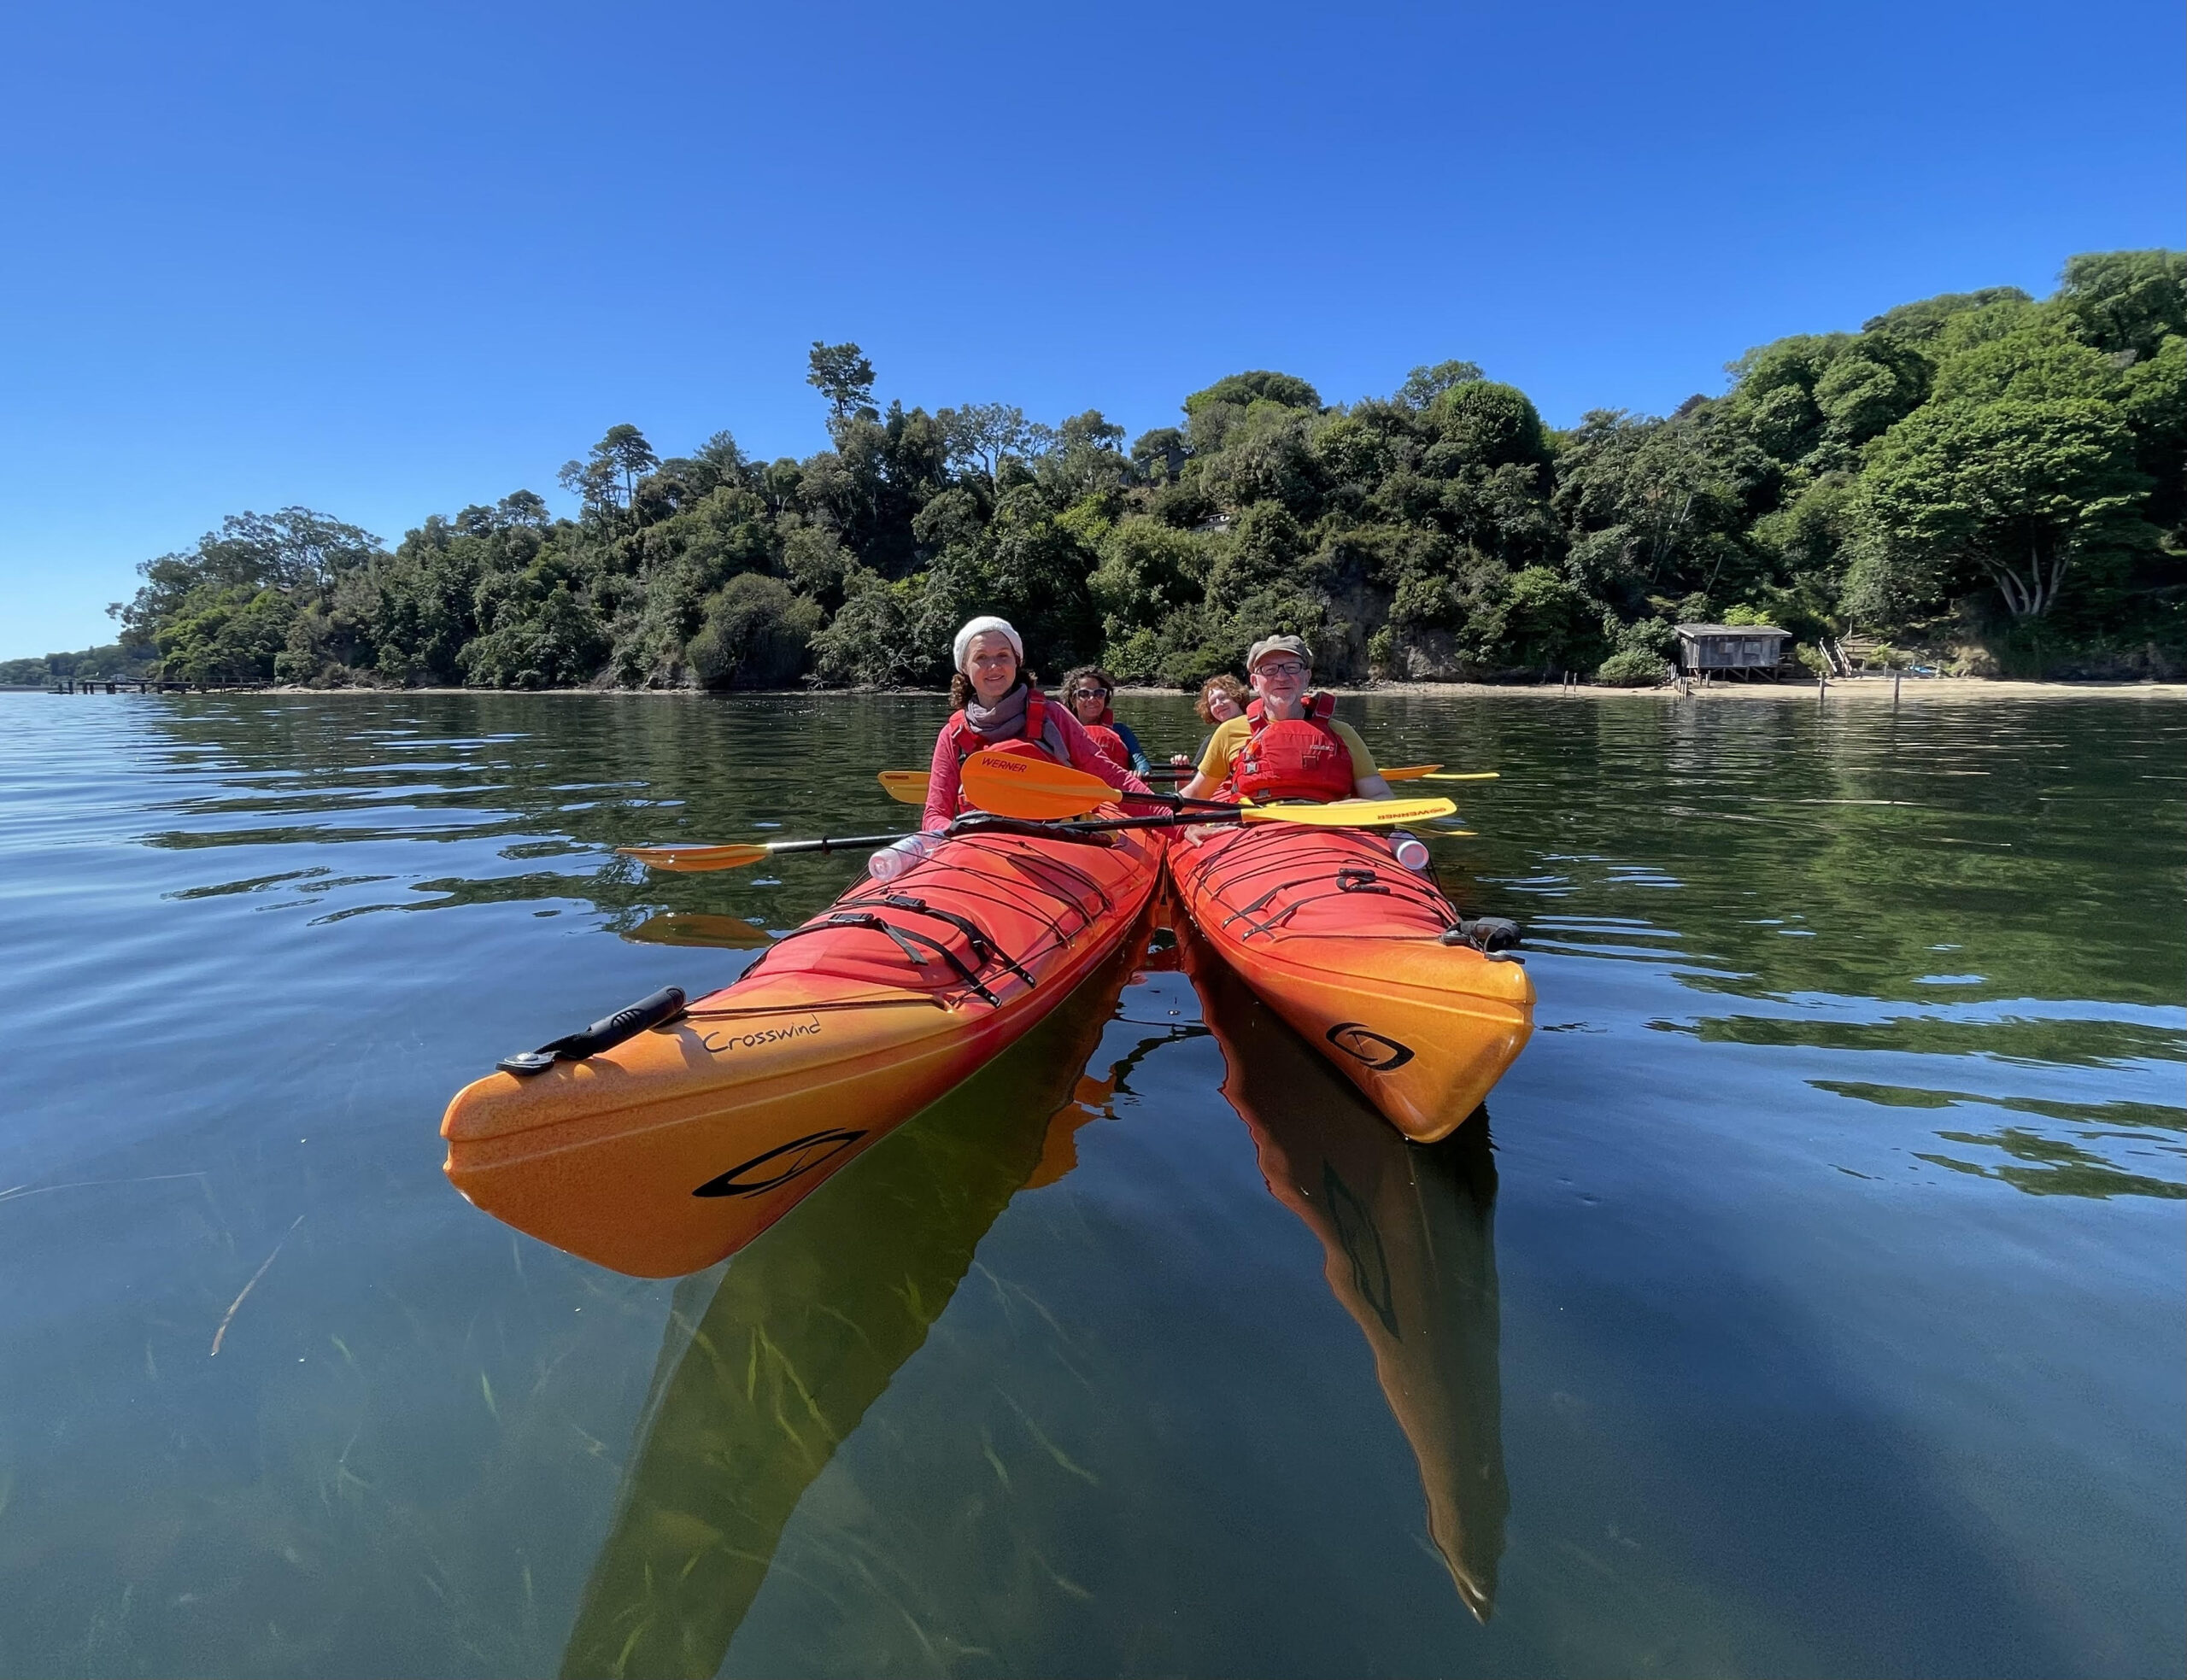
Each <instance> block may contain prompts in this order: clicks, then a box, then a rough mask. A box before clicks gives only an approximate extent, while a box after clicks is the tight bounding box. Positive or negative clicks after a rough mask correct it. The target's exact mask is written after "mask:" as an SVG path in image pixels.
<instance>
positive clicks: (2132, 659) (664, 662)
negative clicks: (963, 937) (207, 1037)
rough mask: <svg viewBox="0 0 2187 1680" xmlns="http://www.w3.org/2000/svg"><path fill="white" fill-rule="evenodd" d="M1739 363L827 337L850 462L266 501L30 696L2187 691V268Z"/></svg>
mask: <svg viewBox="0 0 2187 1680" xmlns="http://www.w3.org/2000/svg"><path fill="white" fill-rule="evenodd" d="M1728 371H1729V372H1730V374H1731V376H1732V378H1731V385H1730V389H1729V390H1728V391H1727V394H1726V395H1722V396H1719V397H1713V398H1712V397H1704V396H1695V397H1693V398H1692V399H1690V400H1689V401H1686V403H1684V404H1683V405H1681V406H1680V408H1679V409H1678V410H1677V412H1676V413H1674V414H1671V415H1669V416H1667V417H1662V418H1652V417H1639V416H1633V415H1630V414H1627V413H1618V412H1612V411H1596V412H1593V413H1589V414H1587V415H1586V416H1585V417H1584V418H1583V419H1581V421H1580V424H1578V425H1576V426H1574V427H1573V428H1572V429H1570V430H1563V431H1558V430H1552V429H1551V428H1549V427H1547V426H1545V424H1543V422H1542V420H1541V418H1540V416H1539V413H1537V412H1536V411H1535V408H1534V407H1533V403H1532V402H1531V401H1529V400H1528V399H1527V396H1526V395H1525V394H1524V393H1522V391H1520V390H1518V389H1516V388H1514V387H1513V386H1510V385H1508V384H1504V383H1498V382H1497V381H1495V380H1492V379H1490V378H1486V377H1484V375H1483V372H1482V371H1481V370H1480V368H1478V367H1476V366H1473V365H1472V364H1470V363H1468V362H1463V361H1444V362H1440V363H1437V364H1434V365H1430V366H1422V367H1421V368H1418V369H1416V371H1415V372H1413V374H1412V375H1411V377H1410V378H1408V379H1407V380H1406V381H1405V383H1404V385H1403V387H1402V388H1400V389H1398V391H1396V392H1395V393H1393V395H1390V396H1387V397H1378V398H1365V399H1362V400H1360V401H1354V402H1351V403H1348V404H1337V405H1329V404H1326V403H1324V402H1323V401H1322V395H1321V394H1320V393H1319V392H1317V391H1316V389H1315V388H1314V387H1313V386H1312V385H1311V384H1310V383H1307V382H1306V381H1305V379H1303V378H1298V377H1296V376H1294V375H1291V374H1286V373H1278V372H1246V373H1240V374H1236V375H1234V376H1232V377H1230V378H1225V379H1222V380H1219V381H1217V383H1215V384H1213V385H1211V386H1209V387H1208V388H1207V389H1204V390H1200V391H1197V392H1194V393H1193V394H1192V395H1189V396H1187V398H1186V399H1185V400H1184V402H1183V405H1182V409H1183V413H1182V420H1181V424H1178V425H1176V426H1173V427H1162V428H1158V429H1156V430H1152V431H1149V432H1147V433H1146V434H1145V435H1143V436H1140V438H1138V439H1137V440H1136V441H1135V442H1131V443H1130V444H1129V446H1128V447H1127V444H1126V442H1125V437H1124V433H1123V429H1122V428H1120V427H1118V426H1116V425H1114V424H1111V423H1110V422H1109V421H1107V420H1106V419H1105V418H1104V417H1103V415H1102V414H1101V413H1100V411H1099V410H1098V409H1088V410H1087V411H1086V412H1085V413H1080V414H1077V415H1075V416H1072V417H1070V418H1069V419H1064V420H1062V421H1061V422H1060V423H1059V424H1054V425H1052V426H1050V425H1046V424H1040V423H1038V422H1035V421H1032V420H1029V419H1028V418H1027V417H1026V416H1025V415H1024V414H1023V413H1021V412H1020V411H1019V410H1017V409H1016V408H1014V407H1008V406H1006V405H1003V404H969V405H966V406H965V407H954V408H952V407H943V408H938V409H935V410H934V411H932V412H929V411H928V410H927V409H925V408H923V407H910V408H906V407H905V406H904V405H903V403H902V402H901V401H891V402H890V403H889V404H888V407H887V408H886V410H885V411H884V410H883V409H882V407H880V406H879V404H878V401H877V398H876V396H875V388H876V385H877V377H876V373H875V371H874V369H873V367H872V366H871V364H870V363H869V362H868V361H867V360H866V358H865V356H864V355H863V354H861V353H860V351H859V348H858V347H857V346H856V345H855V344H840V345H825V344H816V345H815V346H814V347H813V351H812V374H811V383H812V385H813V386H814V387H815V389H817V390H818V393H819V395H820V398H821V400H822V401H824V402H825V404H826V405H827V410H828V430H829V436H830V443H831V447H830V448H827V449H824V450H822V451H819V452H818V453H816V454H812V455H810V456H808V457H806V459H805V460H789V459H783V460H774V461H771V462H762V461H759V460H753V459H750V458H748V456H747V455H746V454H744V452H743V451H742V449H741V448H739V447H738V445H737V443H736V440H735V438H734V437H733V436H731V435H730V433H729V432H727V431H722V432H718V433H716V434H715V435H714V436H712V438H710V439H708V440H707V442H705V443H704V444H703V445H701V447H700V448H697V449H696V450H695V451H694V452H693V453H691V454H688V455H677V456H671V457H667V458H665V459H664V458H662V457H661V456H660V455H659V454H657V452H656V451H655V449H654V447H653V445H652V444H651V442H649V441H648V439H647V438H646V437H645V436H643V435H642V433H640V431H639V430H638V429H637V428H636V427H635V426H630V425H618V426H615V427H613V428H612V429H611V430H609V431H608V432H607V435H606V436H603V437H602V438H601V441H600V442H598V443H597V444H595V446H594V447H593V448H592V449H591V451H590V452H589V454H587V455H586V456H584V457H583V458H582V459H579V460H572V461H571V462H570V463H569V464H568V465H566V466H565V467H564V468H563V469H562V472H561V475H560V477H561V482H562V483H563V484H564V485H565V486H566V488H567V489H570V490H571V491H572V493H573V494H574V495H576V496H577V497H578V500H579V502H580V504H581V508H582V512H580V514H579V516H578V518H574V519H570V518H556V517H554V515H553V513H552V512H551V511H550V509H549V508H548V505H547V504H546V502H545V501H544V500H542V498H541V497H540V496H539V495H536V494H535V493H533V492H531V491H529V490H518V491H515V492H513V493H512V494H510V495H505V496H502V497H501V498H500V499H499V500H496V501H495V502H492V503H490V504H487V503H480V504H478V505H474V506H469V507H466V508H464V509H463V510H462V511H461V512H457V513H454V514H453V515H445V516H444V515H440V514H435V515H432V516H431V517H429V518H426V519H425V521H424V523H423V524H420V525H419V527H417V528H416V529H415V530H412V531H410V532H409V533H407V535H406V536H405V537H404V538H403V540H402V542H401V543H400V544H399V545H398V546H397V547H395V548H394V549H392V550H391V551H390V549H388V548H387V547H385V546H384V544H383V543H382V542H381V541H379V540H378V539H377V538H375V537H373V536H371V535H370V534H368V533H366V532H365V531H363V530H359V529H358V528H356V527H355V526H353V525H349V524H344V523H343V522H341V521H340V520H338V519H335V518H330V517H328V516H326V515H324V514H320V513H316V512H311V511H309V510H307V509H302V508H293V507H292V508H288V509H284V510H283V511H281V512H278V513H273V514H267V515H259V514H252V513H245V514H240V515H237V516H234V517H232V518H229V519H227V520H226V521H224V522H223V524H222V526H221V529H220V530H218V531H215V532H212V533H209V534H208V535H207V536H205V537H203V538H202V539H201V540H200V541H198V543H197V544H196V547H193V548H191V549H188V550H185V551H182V552H179V553H172V554H167V555H162V556H161V557H159V558H157V559H151V560H147V561H146V562H144V565H141V566H140V567H139V568H138V570H139V571H140V573H141V574H142V576H143V577H144V583H143V585H142V587H141V588H139V589H138V592H137V594H136V595H135V596H134V598H133V599H132V600H129V601H127V602H123V603H117V604H116V606H114V608H113V609H111V610H112V611H113V612H114V614H115V616H116V617H117V618H118V619H119V620H120V627H121V633H120V640H119V641H118V642H117V643H116V644H115V645H114V646H113V647H108V648H101V649H91V650H86V651H85V653H80V654H70V655H54V656H50V658H49V659H44V660H28V659H24V660H15V661H11V662H7V663H4V664H0V682H37V681H40V680H44V678H45V677H46V676H67V675H79V676H91V675H107V674H114V673H116V672H120V671H124V670H129V671H138V670H155V671H156V672H157V673H158V674H161V675H164V676H169V677H174V678H182V679H186V680H190V681H196V682H300V683H308V684H311V685H314V686H341V685H378V686H405V685H412V686H446V685H458V684H460V685H465V686H474V687H481V688H560V687H578V686H597V687H620V688H660V687H696V688H780V687H783V686H788V685H793V684H797V683H809V684H812V685H816V686H837V687H841V686H883V687H889V686H905V685H929V684H935V683H937V682H940V681H941V680H942V679H943V678H944V677H945V676H946V675H947V660H948V644H949V633H950V631H951V630H952V629H953V628H954V626H955V625H956V624H957V623H959V621H961V620H962V619H963V618H965V617H967V616H968V615H969V614H970V613H971V612H1000V613H1003V614H1004V615H1006V616H1007V617H1009V618H1011V619H1012V620H1013V621H1014V622H1015V623H1017V625H1018V627H1019V628H1020V629H1022V630H1023V632H1024V635H1025V637H1026V641H1027V643H1028V657H1029V660H1030V662H1031V663H1032V664H1034V665H1035V667H1036V668H1037V669H1038V670H1041V671H1042V672H1044V673H1047V674H1049V675H1051V676H1052V675H1055V674H1058V673H1059V672H1060V671H1061V670H1063V668H1064V666H1066V665H1068V664H1074V663H1077V662H1079V661H1082V660H1087V659H1100V660H1102V661H1103V662H1104V663H1105V664H1108V665H1109V666H1110V667H1111V669H1112V670H1114V671H1115V672H1116V673H1117V676H1119V677H1120V678H1121V679H1123V681H1125V682H1138V683H1154V684H1161V685H1165V686H1175V687H1178V688H1188V687H1191V686H1193V685H1195V684H1197V683H1198V682H1199V681H1200V680H1202V679H1203V678H1204V677H1205V676H1209V675H1211V674H1213V673H1214V672H1217V671H1220V670H1234V669H1236V668H1237V666H1238V664H1239V663H1240V659H1241V658H1242V655H1243V653H1244V649H1245V647H1246V643H1247V642H1248V641H1252V639H1254V638H1255V637H1257V636H1258V635H1264V634H1267V633H1269V631H1271V630H1287V631H1291V632H1294V633H1296V634H1299V635H1304V636H1305V637H1306V638H1307V639H1308V640H1309V641H1310V642H1311V644H1312V645H1313V647H1314V648H1315V649H1316V656H1317V657H1316V663H1317V667H1318V671H1319V674H1320V675H1322V676H1324V677H1326V678H1328V679H1329V680H1330V681H1333V682H1363V681H1399V682H1402V681H1408V680H1410V681H1422V680H1475V681H1491V682H1498V681H1513V682H1530V681H1537V680H1540V679H1541V678H1542V677H1544V676H1555V675H1557V674H1558V673H1561V672H1563V671H1566V670H1574V671H1580V672H1584V673H1588V674H1592V676H1594V677H1595V678H1596V680H1598V681H1600V682H1610V683H1618V684H1627V685H1631V684H1639V683H1646V682H1656V681H1657V680H1660V679H1661V678H1662V676H1664V675H1666V674H1667V669H1668V667H1667V663H1666V660H1667V656H1668V655H1669V653H1671V651H1672V648H1673V645H1674V638H1673V635H1672V629H1671V627H1672V625H1673V624H1674V623H1680V622H1686V621H1695V620H1701V621H1711V622H1724V623H1774V624H1777V625H1779V626H1780V627H1782V628H1783V629H1786V630H1789V631H1791V633H1792V634H1793V635H1794V636H1795V637H1796V638H1797V641H1798V642H1799V643H1800V644H1801V647H1802V653H1803V657H1806V658H1812V657H1814V655H1813V649H1814V646H1815V643H1816V641H1817V640H1818V639H1819V638H1820V637H1821V636H1824V635H1847V634H1851V633H1858V634H1860V635H1864V636H1868V637H1873V638H1879V639H1881V640H1883V641H1885V642H1887V643H1889V644H1890V646H1891V648H1892V649H1893V650H1896V653H1897V657H1898V658H1900V659H1913V658H1916V657H1920V658H1922V659H1925V660H1926V663H1928V664H1932V665H1933V666H1935V667H1937V668H1938V669H1943V670H1950V671H1955V672H1960V673H1965V674H1971V675H2011V676H2176V675H2178V674H2179V673H2180V671H2181V670H2187V530H2183V525H2187V484H2183V477H2184V476H2187V475H2184V474H2183V465H2187V256H2183V255H2181V254H2180V253H2177V252H2171V251H2140V252H2116V253H2108V254H2098V255H2084V256H2078V257H2075V258H2073V259H2072V260H2070V261H2069V262H2068V263H2067V265H2066V266H2065V269H2064V271H2063V273H2062V275H2061V284H2060V286H2059V288H2058V290H2057V291H2056V292H2055V294H2054V295H2053V296H2050V297H2049V298H2048V299H2045V300H2043V301H2036V300H2034V299H2032V298H2031V297H2029V296H2027V295H2026V293H2024V292H2021V291H2020V290H2016V289H2013V288H1993V289H1991V290H1984V291H1978V292H1970V293H1963V294H1955V295H1951V296H1943V297H1936V298H1930V299H1927V300H1926V301H1920V302H1916V303H1911V304H1907V305H1904V306H1903V307H1899V308H1896V309H1892V310H1891V311H1889V312H1887V313H1885V314H1883V315H1880V316H1878V317H1876V318H1875V319H1873V320H1870V321H1869V322H1867V324H1866V325H1864V326H1863V327H1862V330H1861V331H1859V332H1857V333H1850V332H1838V333H1827V334H1820V335H1803V336H1798V337H1789V338H1783V339H1780V340H1778V341H1776V342H1774V343H1771V344H1768V345H1765V346H1762V348H1758V349H1754V350H1750V351H1749V352H1748V353H1747V354H1745V355H1744V356H1742V357H1740V358H1739V360H1738V361H1736V362H1734V363H1733V364H1731V365H1730V368H1729V370H1728ZM64 667H65V668H64Z"/></svg>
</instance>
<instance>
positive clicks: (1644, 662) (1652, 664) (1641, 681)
mask: <svg viewBox="0 0 2187 1680" xmlns="http://www.w3.org/2000/svg"><path fill="white" fill-rule="evenodd" d="M1670 679H1671V668H1670V667H1669V666H1668V664H1664V663H1663V661H1662V660H1661V659H1657V658H1656V656H1655V655H1654V654H1653V653H1643V652H1642V651H1641V650H1640V649H1639V648H1638V647H1628V648H1627V649H1625V650H1624V652H1622V653H1613V654H1611V655H1610V656H1609V658H1608V659H1604V661H1603V662H1602V664H1599V665H1598V666H1596V667H1595V681H1596V682H1598V683H1600V684H1601V685H1602V686H1603V687H1604V688H1659V687H1661V686H1662V684H1663V683H1666V682H1669V681H1670Z"/></svg>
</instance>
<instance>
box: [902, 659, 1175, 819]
mask: <svg viewBox="0 0 2187 1680" xmlns="http://www.w3.org/2000/svg"><path fill="white" fill-rule="evenodd" d="M950 651H951V653H953V655H954V658H955V661H956V667H957V670H956V676H954V677H953V679H952V680H951V682H950V687H949V699H950V703H951V704H952V705H954V706H955V707H956V708H957V710H956V712H955V714H954V715H953V716H952V717H951V718H950V720H949V721H948V722H947V723H945V724H943V725H942V726H941V736H940V738H939V739H938V740H935V743H934V764H933V766H932V774H931V775H930V776H929V778H928V781H927V793H926V815H925V817H924V820H923V824H922V826H923V827H924V828H926V829H928V830H929V831H931V832H939V831H940V830H941V829H943V828H947V827H948V826H949V824H950V823H951V822H953V820H954V819H955V818H956V817H959V816H960V815H962V814H963V813H964V812H965V811H967V810H969V809H970V807H969V806H968V805H966V804H965V796H964V790H963V785H962V781H961V779H960V776H959V767H960V766H961V765H962V764H964V762H965V759H967V758H970V757H971V756H972V754H974V753H975V752H985V751H989V750H993V751H998V752H1033V753H1038V754H1039V755H1040V756H1041V757H1042V758H1052V759H1053V760H1054V761H1055V762H1056V763H1058V764H1071V765H1075V766H1076V767H1077V768H1078V769H1080V770H1085V771H1087V772H1088V773H1089V774H1091V775H1094V776H1099V777H1100V778H1101V780H1102V781H1105V782H1107V783H1108V784H1109V785H1110V786H1111V787H1122V788H1123V789H1125V790H1127V791H1128V792H1130V793H1145V792H1146V783H1145V782H1143V781H1140V779H1139V778H1138V777H1137V776H1134V775H1133V774H1132V773H1131V770H1130V769H1129V766H1127V765H1123V764H1118V763H1117V762H1116V761H1115V760H1114V759H1113V758H1110V757H1108V756H1107V755H1106V754H1105V753H1104V752H1102V751H1101V749H1100V748H1099V746H1096V745H1095V744H1094V738H1093V737H1092V736H1091V735H1088V734H1087V733H1086V729H1085V727H1084V726H1083V725H1082V724H1081V723H1079V721H1078V720H1077V719H1076V717H1072V716H1071V715H1070V707H1068V706H1064V705H1051V704H1050V703H1049V702H1048V700H1047V697H1046V696H1044V695H1043V694H1041V687H1040V684H1039V683H1038V682H1035V680H1034V677H1033V674H1032V672H1030V671H1029V670H1026V669H1025V643H1024V641H1023V639H1022V638H1020V636H1019V635H1018V634H1017V631H1016V630H1015V629H1012V628H1011V625H1010V623H1008V621H1007V620H1005V619H1001V618H991V617H989V618H974V619H971V620H970V621H968V622H967V623H966V624H965V627H964V629H960V630H959V631H958V632H957V639H956V641H955V642H954V643H953V646H952V647H951V650H950Z"/></svg>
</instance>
